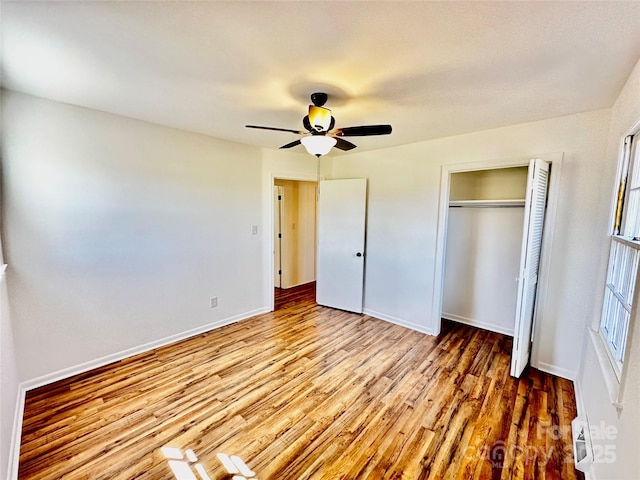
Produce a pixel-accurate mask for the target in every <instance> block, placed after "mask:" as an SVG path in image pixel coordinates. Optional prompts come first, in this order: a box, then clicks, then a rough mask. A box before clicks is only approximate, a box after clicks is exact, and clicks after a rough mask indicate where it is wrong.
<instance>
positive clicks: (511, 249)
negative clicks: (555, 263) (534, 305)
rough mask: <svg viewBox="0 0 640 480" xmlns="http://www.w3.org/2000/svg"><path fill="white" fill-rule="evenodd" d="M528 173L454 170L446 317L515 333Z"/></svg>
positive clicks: (517, 169) (519, 170) (518, 170)
mask: <svg viewBox="0 0 640 480" xmlns="http://www.w3.org/2000/svg"><path fill="white" fill-rule="evenodd" d="M527 175H528V167H512V168H498V169H491V170H479V171H470V172H457V173H452V174H451V179H450V188H449V212H448V226H447V241H446V257H445V280H444V291H443V304H442V318H445V319H448V320H453V321H457V322H461V323H465V324H468V325H473V326H476V327H479V328H483V329H486V330H491V331H494V332H499V333H503V334H506V335H511V336H513V335H514V327H515V313H516V303H517V294H518V282H517V278H518V271H519V268H520V260H521V251H522V240H523V223H524V214H525V208H524V207H525V198H526V191H527Z"/></svg>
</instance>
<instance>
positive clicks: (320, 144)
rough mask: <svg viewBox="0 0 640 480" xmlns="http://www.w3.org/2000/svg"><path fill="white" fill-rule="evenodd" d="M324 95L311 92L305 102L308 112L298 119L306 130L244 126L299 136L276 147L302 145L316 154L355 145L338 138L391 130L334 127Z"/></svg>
mask: <svg viewBox="0 0 640 480" xmlns="http://www.w3.org/2000/svg"><path fill="white" fill-rule="evenodd" d="M328 98H329V96H328V95H327V94H326V93H322V92H316V93H312V94H311V102H312V103H313V105H309V114H308V115H306V116H305V117H304V118H303V119H302V125H303V126H304V128H306V129H307V131H304V130H291V129H289V128H277V127H262V126H259V125H246V127H247V128H259V129H262V130H276V131H278V132H291V133H297V134H298V135H303V137H302V138H300V139H299V140H296V141H294V142H291V143H287V144H286V145H283V146H281V147H280V148H292V147H296V146H298V145H300V144H302V145H304V147H305V148H306V149H307V151H308V152H309V153H310V154H312V155H315V156H316V157H320V156H321V155H325V154H327V153H329V151H330V150H331V148H332V147H334V146H335V147H336V148H338V149H340V150H352V149H354V148H356V146H355V145H354V144H353V143H351V142H349V141H347V140H345V139H344V138H342V137H365V136H371V135H389V134H390V133H391V125H361V126H357V127H343V128H336V129H334V126H335V123H336V119H335V118H333V116H332V115H331V110H329V109H328V108H324V104H325V103H327V99H328Z"/></svg>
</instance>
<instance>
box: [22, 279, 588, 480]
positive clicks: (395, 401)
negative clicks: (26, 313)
mask: <svg viewBox="0 0 640 480" xmlns="http://www.w3.org/2000/svg"><path fill="white" fill-rule="evenodd" d="M313 287H314V286H313V284H310V285H306V286H302V287H298V288H295V289H290V290H287V291H282V292H281V295H279V297H278V298H277V301H276V305H277V307H282V308H280V309H278V310H276V311H275V312H273V313H269V314H264V315H260V316H257V317H253V318H251V319H248V320H244V321H242V322H239V323H236V324H233V325H229V326H226V327H223V328H220V329H217V330H214V331H211V332H208V333H206V334H202V335H198V336H196V337H193V338H190V339H188V340H184V341H182V342H178V343H175V344H173V345H170V346H167V347H163V348H159V349H156V350H153V351H151V352H148V353H144V354H141V355H138V356H135V357H132V358H129V359H126V360H123V361H120V362H117V363H114V364H111V365H108V366H105V367H102V368H98V369H96V370H93V371H91V372H87V373H84V374H81V375H78V376H75V377H73V378H69V379H67V380H63V381H60V382H57V383H55V384H52V385H48V386H45V387H42V388H39V389H37V390H34V391H31V392H29V393H28V394H27V400H26V405H25V414H24V426H23V436H22V447H21V452H20V471H19V477H20V478H21V479H38V480H40V479H42V480H46V479H91V480H102V479H105V480H106V479H110V480H113V479H134V478H141V479H166V480H169V479H175V478H177V477H176V475H174V473H173V471H172V466H173V468H175V469H178V470H179V469H180V468H182V469H183V470H185V471H184V472H183V473H182V474H181V475H182V476H181V477H180V479H181V480H182V479H184V480H192V479H194V478H195V479H198V480H207V478H209V479H211V480H218V479H227V480H230V479H231V478H232V475H231V474H230V473H229V472H228V470H227V469H225V468H224V466H223V464H222V462H221V461H220V460H219V458H218V457H217V455H216V454H217V453H220V452H224V453H226V454H228V455H237V456H239V457H241V459H242V460H243V461H244V462H245V463H246V465H247V466H248V467H249V468H250V469H252V470H253V471H254V472H255V477H250V476H246V477H245V478H257V479H259V480H266V479H279V480H283V479H293V480H297V479H446V478H465V479H512V478H514V479H529V478H531V479H534V478H535V479H563V480H569V479H574V478H582V477H581V474H579V473H578V472H576V471H575V470H574V467H573V463H572V462H573V460H572V449H571V430H570V422H571V420H572V419H573V417H574V416H575V400H574V393H573V387H572V385H571V383H570V382H569V381H566V380H563V379H559V378H556V377H553V376H551V375H547V374H543V373H540V372H538V371H536V370H533V369H529V370H528V371H527V372H526V373H525V375H524V376H523V378H522V379H520V380H515V379H513V378H511V377H510V376H509V359H510V349H511V339H510V338H509V337H506V336H503V335H499V334H495V333H491V332H487V331H484V330H478V329H475V328H471V327H468V326H464V325H460V324H455V323H450V322H445V323H444V325H443V331H442V334H441V335H440V336H439V337H432V336H428V335H423V334H421V333H418V332H414V331H412V330H408V329H405V328H402V327H399V326H396V325H393V324H389V323H386V322H383V321H381V320H377V319H374V318H371V317H368V316H366V315H355V314H350V313H346V312H342V311H338V310H332V309H328V308H324V307H320V306H317V305H315V303H314V290H313ZM162 447H175V448H177V449H180V452H179V453H180V454H181V455H182V454H183V455H186V451H187V450H188V449H190V450H191V451H192V452H189V455H191V454H193V455H195V456H196V457H197V461H195V459H194V457H193V456H191V458H190V459H189V458H186V457H185V458H183V459H182V460H178V459H174V460H172V462H174V463H172V464H170V463H169V459H168V458H166V456H165V454H163V451H162V450H161V448H162ZM169 456H171V455H169ZM174 456H179V455H174ZM180 462H182V463H180ZM196 468H200V471H204V472H205V473H204V474H203V475H200V474H198V473H196V471H197V470H196ZM237 475H238V476H240V474H237Z"/></svg>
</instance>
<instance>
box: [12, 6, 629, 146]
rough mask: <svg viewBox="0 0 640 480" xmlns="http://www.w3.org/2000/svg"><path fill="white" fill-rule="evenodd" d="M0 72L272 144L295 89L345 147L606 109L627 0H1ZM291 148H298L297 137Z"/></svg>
mask: <svg viewBox="0 0 640 480" xmlns="http://www.w3.org/2000/svg"><path fill="white" fill-rule="evenodd" d="M0 21H1V22H2V85H3V86H4V87H5V88H9V89H12V90H16V91H20V92H25V93H29V94H33V95H37V96H41V97H45V98H50V99H53V100H58V101H62V102H68V103H71V104H75V105H81V106H86V107H90V108H95V109H98V110H103V111H106V112H112V113H116V114H120V115H125V116H128V117H133V118H138V119H142V120H147V121H150V122H154V123H159V124H163V125H168V126H172V127H176V128H181V129H186V130H191V131H195V132H200V133H204V134H207V135H212V136H214V137H218V138H222V139H227V140H231V141H236V142H241V143H245V144H251V145H258V146H261V147H267V148H277V147H278V146H280V145H282V144H284V143H288V142H290V141H292V140H294V139H295V138H296V136H295V135H294V134H290V133H283V132H268V131H258V130H250V129H246V128H244V125H245V124H259V125H270V126H277V127H283V128H294V129H298V128H300V127H301V119H302V117H303V116H304V115H305V114H306V109H307V105H308V104H309V95H310V94H311V93H312V92H314V91H318V90H320V91H326V92H327V93H329V94H330V98H329V102H328V103H327V105H326V106H327V107H328V108H331V109H332V111H333V115H334V116H335V117H336V120H337V123H336V126H339V127H341V126H351V125H362V124H376V123H391V124H392V125H393V127H394V132H393V134H392V135H389V136H385V137H366V138H354V139H352V140H353V141H354V143H356V144H357V145H358V146H359V148H358V150H356V151H360V150H365V149H372V148H380V147H384V146H392V145H400V144H406V143H412V142H417V141H421V140H426V139H431V138H438V137H444V136H449V135H456V134H460V133H465V132H471V131H478V130H484V129H488V128H494V127H498V126H503V125H510V124H515V123H521V122H527V121H532V120H538V119H543V118H551V117H557V116H562V115H567V114H571V113H576V112H582V111H588V110H594V109H599V108H606V107H610V106H611V105H612V104H613V102H614V100H615V98H616V96H617V95H618V93H619V91H620V89H621V88H622V86H623V84H624V82H625V80H626V78H627V77H628V75H629V73H630V72H631V70H632V68H633V66H634V64H635V63H636V61H637V60H638V58H639V57H640V2H638V1H633V2H612V1H605V2H537V1H536V2H426V1H425V2H396V1H393V2H322V1H313V2H286V1H278V2H269V1H248V2H241V1H233V2H218V1H216V2H165V1H163V2H154V1H146V2H127V1H121V2H115V1H113V2H112V1H109V2H94V1H92V2H89V1H86V2H71V1H64V2H56V1H47V2H30V1H19V2H10V1H2V3H1V11H0ZM297 148H302V147H297Z"/></svg>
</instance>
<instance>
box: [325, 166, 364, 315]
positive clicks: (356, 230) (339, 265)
mask: <svg viewBox="0 0 640 480" xmlns="http://www.w3.org/2000/svg"><path fill="white" fill-rule="evenodd" d="M319 188H320V198H319V203H318V265H317V280H316V301H317V302H318V303H319V304H320V305H325V306H327V307H333V308H339V309H341V310H348V311H350V312H357V313H361V312H362V301H363V298H362V294H363V284H364V239H365V216H366V204H367V200H366V199H367V180H366V179H365V178H356V179H346V180H323V181H321V182H320V186H319Z"/></svg>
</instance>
